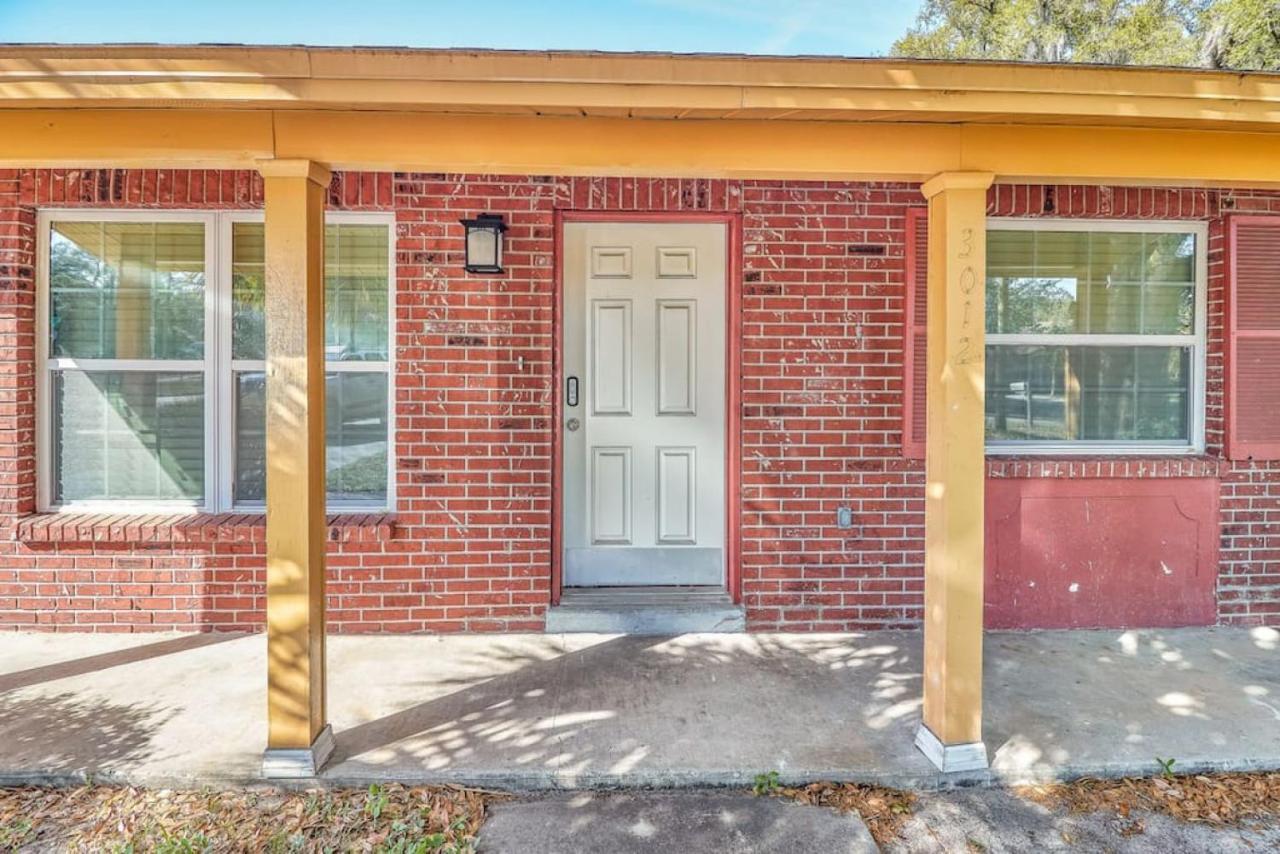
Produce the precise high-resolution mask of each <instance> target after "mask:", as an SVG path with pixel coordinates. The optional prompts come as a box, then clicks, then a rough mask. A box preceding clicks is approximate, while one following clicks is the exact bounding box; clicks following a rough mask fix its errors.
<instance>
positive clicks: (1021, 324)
mask: <svg viewBox="0 0 1280 854" xmlns="http://www.w3.org/2000/svg"><path fill="white" fill-rule="evenodd" d="M1207 237H1208V230H1207V227H1206V225H1205V224H1204V223H1199V222H1165V221H1158V222H1157V221H1127V220H1124V221H1121V220H1063V219H1036V220H1027V219H991V220H988V231H987V295H986V301H987V304H986V341H987V362H986V363H987V369H986V435H987V450H988V451H990V452H992V453H1009V454H1097V453H1118V454H1160V453H1163V454H1178V453H1202V452H1203V451H1204V412H1205V329H1206V318H1205V315H1206V280H1207V261H1206V252H1207Z"/></svg>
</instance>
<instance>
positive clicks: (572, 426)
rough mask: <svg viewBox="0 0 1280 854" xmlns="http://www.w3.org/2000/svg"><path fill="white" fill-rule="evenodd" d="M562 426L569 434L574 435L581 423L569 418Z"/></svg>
mask: <svg viewBox="0 0 1280 854" xmlns="http://www.w3.org/2000/svg"><path fill="white" fill-rule="evenodd" d="M564 426H565V429H566V430H568V431H569V432H570V433H576V432H578V428H579V427H581V426H582V422H581V421H579V420H578V419H576V418H570V419H569V420H568V421H566V422H564Z"/></svg>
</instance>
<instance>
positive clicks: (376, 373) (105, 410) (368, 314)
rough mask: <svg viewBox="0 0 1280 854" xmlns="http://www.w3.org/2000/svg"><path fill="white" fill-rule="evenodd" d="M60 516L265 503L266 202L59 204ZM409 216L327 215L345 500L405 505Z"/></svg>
mask: <svg viewBox="0 0 1280 854" xmlns="http://www.w3.org/2000/svg"><path fill="white" fill-rule="evenodd" d="M37 226H38V260H37V274H36V278H37V301H36V370H37V387H36V421H37V436H36V465H37V476H38V482H37V503H38V506H39V509H40V510H42V511H51V510H77V511H95V512H115V513H130V512H192V511H207V512H220V511H227V510H245V511H260V510H261V509H262V507H263V502H264V498H265V437H264V420H265V409H264V406H265V401H264V389H263V385H264V383H263V380H264V371H265V361H264V359H265V352H264V350H265V325H264V319H263V315H262V297H263V288H264V259H263V237H262V233H263V226H262V213H261V212H260V211H231V212H207V211H169V210H166V211H153V210H145V211H143V210H137V211H134V210H130V211H114V210H113V211H101V210H93V209H70V210H42V211H40V213H39V216H38V222H37ZM394 251H395V250H394V215H392V214H389V213H363V212H359V213H357V212H350V213H348V212H330V213H329V214H327V216H326V225H325V350H326V364H325V368H326V377H327V382H326V412H325V415H326V422H327V430H326V440H327V455H326V470H327V480H328V505H329V508H330V509H331V510H344V509H350V510H357V509H390V508H392V507H393V506H394V491H393V490H394V477H393V472H394V452H393V443H392V436H391V429H390V427H391V423H392V417H391V413H392V399H393V375H394V370H393V357H392V346H393V345H392V329H393V318H394V300H395V287H394V270H395V255H394Z"/></svg>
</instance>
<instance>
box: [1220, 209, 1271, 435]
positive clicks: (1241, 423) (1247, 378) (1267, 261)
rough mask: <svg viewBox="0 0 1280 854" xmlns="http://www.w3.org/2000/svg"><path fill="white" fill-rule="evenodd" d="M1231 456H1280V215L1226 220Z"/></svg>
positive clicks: (1228, 388)
mask: <svg viewBox="0 0 1280 854" xmlns="http://www.w3.org/2000/svg"><path fill="white" fill-rule="evenodd" d="M1226 309H1227V311H1226V315H1227V317H1226V320H1227V456H1228V457H1229V458H1231V459H1233V460H1244V459H1256V460H1275V459H1280V217H1267V216H1233V217H1231V218H1230V219H1229V220H1228V224H1227V306H1226Z"/></svg>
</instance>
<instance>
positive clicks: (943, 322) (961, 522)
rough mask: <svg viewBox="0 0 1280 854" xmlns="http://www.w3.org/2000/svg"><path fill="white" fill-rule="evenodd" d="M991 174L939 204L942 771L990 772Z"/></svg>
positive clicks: (935, 324)
mask: <svg viewBox="0 0 1280 854" xmlns="http://www.w3.org/2000/svg"><path fill="white" fill-rule="evenodd" d="M992 177H993V176H992V175H991V173H988V172H943V173H941V174H939V175H936V176H934V177H933V178H931V179H930V180H929V181H926V182H925V184H924V186H923V187H922V188H921V189H922V191H923V192H924V195H925V197H926V198H928V200H929V266H928V270H929V282H928V289H929V313H928V353H929V357H928V368H927V370H928V375H929V376H928V392H927V400H928V416H927V423H928V431H927V439H926V445H925V447H926V473H927V482H926V497H925V579H924V721H923V725H922V726H921V727H920V730H919V732H918V733H917V734H916V745H917V746H918V747H919V748H920V749H921V750H922V751H923V752H924V753H925V755H926V756H928V757H929V759H930V760H932V761H933V763H934V764H935V765H937V766H938V768H939V769H941V770H942V771H971V770H976V769H982V768H986V767H987V751H986V747H985V746H984V745H983V743H982V583H983V492H984V481H985V464H984V456H983V455H984V414H983V394H984V392H983V390H984V385H985V380H986V375H985V371H986V357H985V342H984V337H985V336H984V334H983V333H984V323H985V316H986V315H985V306H984V302H983V300H984V292H985V282H986V267H987V251H986V250H987V232H986V210H987V188H988V187H989V186H991V182H992Z"/></svg>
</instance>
